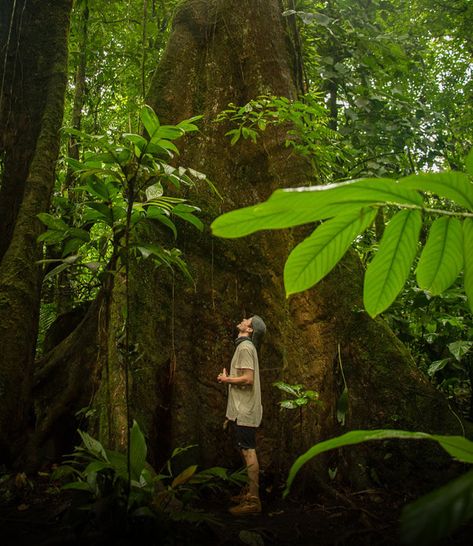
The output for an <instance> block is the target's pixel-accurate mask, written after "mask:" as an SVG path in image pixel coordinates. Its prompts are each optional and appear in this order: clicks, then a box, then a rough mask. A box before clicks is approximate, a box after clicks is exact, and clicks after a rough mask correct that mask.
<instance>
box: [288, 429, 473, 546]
mask: <svg viewBox="0 0 473 546" xmlns="http://www.w3.org/2000/svg"><path fill="white" fill-rule="evenodd" d="M388 439H402V440H420V439H424V440H433V441H436V442H438V443H439V445H440V446H441V447H442V448H443V449H444V450H445V451H447V453H449V454H450V455H451V456H452V457H454V458H455V459H456V460H458V461H461V462H464V463H468V464H473V442H471V441H470V440H467V439H466V438H464V437H463V436H444V435H439V434H427V433H425V432H407V431H405V430H352V431H350V432H347V433H346V434H343V435H342V436H338V437H336V438H332V439H331V440H327V441H325V442H320V443H318V444H316V445H314V446H312V447H311V448H310V449H309V450H307V451H306V452H305V453H304V454H303V455H301V456H299V457H298V458H297V459H296V461H295V462H294V464H293V465H292V467H291V469H290V471H289V475H288V478H287V483H286V489H285V491H284V496H287V494H288V493H289V490H290V487H291V485H292V483H293V481H294V478H295V477H296V475H297V473H298V472H299V471H300V469H301V468H302V466H303V465H304V464H306V463H307V462H308V461H310V460H311V459H312V458H313V457H315V456H317V455H319V454H320V453H324V452H326V451H330V450H332V449H336V448H339V447H343V446H349V445H356V444H360V443H362V442H367V441H374V440H377V441H379V440H388ZM472 499H473V471H470V472H468V473H466V474H464V475H463V476H461V477H460V478H457V479H456V480H454V481H451V482H449V483H448V484H447V485H445V486H443V487H441V488H440V489H438V490H436V491H434V492H432V493H429V494H428V495H425V496H424V497H421V498H420V499H418V500H416V501H415V502H414V503H412V504H410V505H408V506H406V507H405V508H404V510H403V512H402V516H401V541H402V543H403V544H413V545H417V544H422V545H428V544H433V543H435V542H437V541H438V540H440V539H442V538H444V537H446V536H448V535H449V534H450V533H451V532H452V531H453V530H455V529H456V528H457V527H459V526H460V525H461V524H463V523H465V522H466V521H468V520H469V519H470V518H471V517H473V502H472Z"/></svg>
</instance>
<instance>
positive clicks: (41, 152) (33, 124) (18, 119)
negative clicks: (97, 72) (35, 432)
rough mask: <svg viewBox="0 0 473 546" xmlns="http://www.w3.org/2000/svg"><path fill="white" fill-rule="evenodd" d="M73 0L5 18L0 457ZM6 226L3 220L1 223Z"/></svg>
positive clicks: (21, 8) (32, 275)
mask: <svg viewBox="0 0 473 546" xmlns="http://www.w3.org/2000/svg"><path fill="white" fill-rule="evenodd" d="M71 4H72V1H71V0H54V1H53V0H49V1H46V2H41V5H39V3H38V2H26V3H20V2H10V3H9V4H8V6H9V9H8V10H7V13H8V14H9V17H5V18H2V33H1V40H2V46H3V47H2V48H1V51H2V52H3V51H5V58H4V59H2V75H1V81H2V94H1V99H2V101H1V109H0V117H1V124H2V127H4V131H3V134H2V141H1V151H2V155H3V158H4V169H3V172H2V178H1V189H0V203H1V205H0V221H1V224H2V234H1V236H0V258H1V263H0V346H1V347H2V354H1V356H0V389H1V397H0V444H1V446H0V453H1V455H0V457H1V459H2V460H8V459H10V458H11V457H13V456H15V454H16V453H18V450H19V445H20V444H21V443H22V442H23V439H24V431H25V426H26V422H27V415H28V411H29V408H30V404H31V400H30V398H29V395H30V388H31V379H32V374H33V359H34V351H35V344H36V332H37V322H38V311H39V303H40V289H41V278H42V273H41V268H40V267H39V266H38V265H37V260H38V259H39V258H41V245H38V244H37V242H36V239H37V237H38V235H39V234H40V233H41V230H42V228H41V223H40V222H39V220H38V219H37V214H38V213H40V212H43V211H47V210H48V207H49V202H50V196H51V192H52V189H53V184H54V169H55V162H56V159H57V155H58V149H59V129H60V127H61V122H62V115H63V105H64V93H65V88H66V73H67V70H66V63H67V35H68V28H69V15H70V11H71ZM3 227H4V228H5V229H4V230H3Z"/></svg>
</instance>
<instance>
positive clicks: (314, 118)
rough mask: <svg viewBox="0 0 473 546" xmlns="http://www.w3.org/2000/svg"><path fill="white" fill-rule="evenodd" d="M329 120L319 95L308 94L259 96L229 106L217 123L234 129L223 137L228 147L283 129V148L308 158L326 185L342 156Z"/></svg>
mask: <svg viewBox="0 0 473 546" xmlns="http://www.w3.org/2000/svg"><path fill="white" fill-rule="evenodd" d="M328 119H329V118H328V114H327V110H326V108H325V106H324V105H323V101H322V96H321V94H320V93H315V92H311V93H307V94H305V95H303V96H302V97H300V99H299V100H289V99H288V98H286V97H276V96H273V95H262V96H260V97H258V98H257V99H253V100H251V101H250V102H248V103H247V104H245V105H243V106H236V105H235V104H233V103H231V104H229V105H228V108H227V109H226V110H224V111H223V112H221V113H220V114H219V115H218V116H217V118H216V122H219V123H223V122H229V123H230V124H231V125H232V126H233V125H236V126H237V127H236V128H234V129H230V130H229V131H228V132H227V133H226V135H227V136H229V137H231V141H230V143H231V145H234V144H236V143H237V142H238V141H239V140H240V139H241V138H243V139H245V140H251V141H252V142H256V140H257V138H258V136H259V135H260V133H262V132H264V131H266V130H267V129H268V128H269V127H274V126H276V127H278V126H283V127H286V128H287V135H286V142H285V145H286V147H292V148H294V150H295V151H296V152H297V153H299V154H301V155H303V156H305V157H307V158H309V159H310V161H311V163H312V167H313V169H314V175H316V176H317V177H318V178H319V179H320V180H324V181H327V180H329V179H330V172H331V169H332V166H333V165H334V164H335V163H336V162H337V160H338V159H339V157H341V155H342V153H343V152H342V149H341V147H340V146H339V144H338V137H337V134H336V133H335V132H334V131H332V130H331V129H330V128H329V127H328V126H327V125H328Z"/></svg>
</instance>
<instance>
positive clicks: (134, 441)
mask: <svg viewBox="0 0 473 546" xmlns="http://www.w3.org/2000/svg"><path fill="white" fill-rule="evenodd" d="M78 432H79V435H80V437H81V439H82V445H81V446H79V447H77V448H76V449H75V451H74V453H72V455H71V456H69V460H68V461H67V463H66V464H65V465H63V466H62V467H60V468H59V470H58V472H57V474H58V475H60V476H62V477H63V478H64V477H66V476H70V475H72V476H73V477H74V480H73V481H69V482H67V483H65V485H64V486H63V489H73V490H78V491H83V492H85V493H86V494H87V497H86V501H85V505H84V508H86V509H88V510H92V511H95V510H96V509H97V508H98V507H99V506H101V507H104V506H106V507H108V510H110V515H112V516H114V517H115V518H117V520H119V519H120V518H121V517H123V518H127V517H136V516H139V517H151V518H157V517H159V516H160V515H161V516H162V515H163V514H165V515H166V517H168V518H170V519H174V520H177V521H180V520H186V521H191V522H199V521H205V520H208V519H209V518H210V519H211V516H210V515H208V514H204V513H202V512H199V511H198V510H195V509H192V508H191V505H192V502H193V501H195V500H197V499H198V498H199V494H200V493H201V492H202V490H203V488H211V489H218V488H221V487H222V486H223V484H226V485H229V484H239V485H240V484H241V483H242V479H243V474H242V473H241V472H236V473H230V472H229V471H227V470H226V469H225V468H221V467H213V468H209V469H205V470H202V471H198V469H197V465H191V466H189V467H187V468H185V469H184V470H182V471H181V472H180V473H178V474H177V475H175V474H174V472H173V468H172V467H173V465H172V462H173V460H174V459H176V458H177V457H178V456H179V455H180V454H182V453H183V452H184V451H186V450H187V449H189V447H192V446H189V447H188V448H178V449H175V450H174V452H173V453H172V455H171V458H170V459H169V460H168V461H167V463H166V465H165V469H166V471H164V468H163V469H162V470H161V471H160V472H159V473H157V472H156V471H155V470H154V469H153V468H152V467H151V466H150V465H149V464H148V463H147V462H146V457H147V446H146V440H145V437H144V435H143V433H142V432H141V430H140V428H139V426H138V423H136V421H134V422H133V426H132V428H131V431H130V445H129V450H130V453H129V457H130V467H129V468H130V476H129V475H128V458H127V454H126V453H120V452H117V451H113V450H109V449H106V448H105V447H104V446H103V445H102V444H101V443H100V442H99V441H98V440H96V439H94V438H92V437H91V436H90V435H89V434H87V433H86V432H83V431H78ZM188 509H190V510H191V511H190V512H189V511H187V510H188Z"/></svg>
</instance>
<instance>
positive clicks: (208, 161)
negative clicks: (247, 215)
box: [46, 0, 460, 484]
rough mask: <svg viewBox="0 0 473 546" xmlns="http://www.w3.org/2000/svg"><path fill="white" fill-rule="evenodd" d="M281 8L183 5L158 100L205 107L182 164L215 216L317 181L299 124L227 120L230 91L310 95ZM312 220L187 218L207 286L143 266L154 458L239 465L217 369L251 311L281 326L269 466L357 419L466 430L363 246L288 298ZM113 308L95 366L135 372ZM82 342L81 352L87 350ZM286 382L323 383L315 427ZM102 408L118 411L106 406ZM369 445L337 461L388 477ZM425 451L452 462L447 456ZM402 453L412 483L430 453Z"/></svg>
mask: <svg viewBox="0 0 473 546" xmlns="http://www.w3.org/2000/svg"><path fill="white" fill-rule="evenodd" d="M281 11H282V6H281V3H280V2H279V1H278V0H188V1H186V2H183V3H182V5H181V7H180V10H179V12H178V13H177V15H176V18H175V21H174V28H173V31H172V35H171V38H170V41H169V44H168V47H167V49H166V52H165V55H164V58H163V60H162V62H161V64H160V66H159V67H158V70H157V72H156V74H155V77H154V79H153V81H152V84H151V91H150V95H149V103H150V104H151V105H152V106H153V107H154V108H155V109H156V110H157V111H158V113H159V115H160V117H162V119H163V120H164V121H166V122H170V123H173V122H178V121H180V120H181V119H183V118H186V117H189V116H192V115H195V114H198V113H203V114H204V120H203V122H202V133H201V134H200V135H198V136H196V137H194V138H192V139H189V140H188V141H187V142H186V143H185V146H184V147H182V146H181V150H182V153H181V155H180V157H179V163H180V164H182V165H187V166H192V167H194V168H196V169H198V170H200V171H202V172H205V173H207V174H208V176H209V177H210V178H211V180H213V181H214V182H215V183H216V185H217V187H218V189H219V191H220V193H221V194H222V195H223V198H224V201H223V203H222V202H220V201H219V200H218V198H217V197H215V196H214V195H212V194H211V193H210V192H209V191H206V190H201V191H199V192H198V193H197V194H196V195H194V196H192V200H193V201H194V202H195V201H197V202H199V203H200V204H201V205H202V207H203V209H204V211H206V216H207V219H208V220H209V221H210V220H211V219H212V218H214V217H215V216H216V215H217V214H219V213H220V212H223V211H226V210H230V209H233V208H236V207H241V206H245V205H249V204H254V203H257V202H258V201H260V200H263V199H266V198H267V197H268V196H269V195H270V194H271V192H272V191H273V190H274V189H275V188H277V187H283V186H294V185H302V184H304V183H305V182H307V181H309V180H310V179H311V177H312V173H311V171H310V167H309V165H308V164H307V163H306V162H305V161H304V160H302V159H299V158H297V157H296V156H295V155H293V153H292V152H291V151H290V150H288V149H287V148H285V146H284V140H285V133H284V130H283V129H272V130H268V131H267V132H266V133H265V134H264V135H263V136H262V137H261V138H260V140H259V141H258V143H257V144H250V143H247V142H242V143H238V144H237V145H236V146H234V147H231V146H230V144H229V142H228V139H227V138H226V137H225V136H224V133H225V132H226V131H227V130H228V127H223V126H219V125H217V124H215V123H213V120H214V119H215V116H216V114H217V113H218V112H219V111H221V110H222V109H224V108H225V107H226V106H227V104H228V103H229V102H235V103H238V104H244V103H246V102H247V101H249V100H250V99H252V98H255V97H257V96H258V95H261V94H263V93H271V94H276V95H284V96H287V97H290V98H295V97H296V96H297V93H298V91H299V90H298V89H297V86H296V83H295V81H296V80H295V77H294V74H295V73H297V72H296V71H295V69H294V66H293V64H292V63H293V59H294V58H295V57H294V55H293V52H292V51H291V41H290V40H288V39H287V38H286V36H287V35H286V32H285V26H284V24H285V21H284V18H283V17H282V16H281ZM299 231H300V230H293V231H289V230H287V231H285V232H271V233H259V234H254V235H252V236H250V237H247V238H246V239H244V240H232V241H226V240H220V239H215V238H212V237H211V235H210V233H209V232H208V231H207V232H206V233H204V234H198V235H196V234H195V233H193V232H191V231H190V230H189V229H187V228H186V227H184V226H180V231H179V239H178V246H179V247H180V248H181V249H182V250H183V251H184V253H185V256H186V257H187V259H188V260H189V262H190V265H191V268H192V270H193V272H194V276H195V288H194V287H192V286H188V285H186V284H184V283H183V282H181V281H180V280H179V279H178V278H177V276H176V278H175V279H174V278H172V277H170V276H169V275H167V274H166V273H163V272H161V270H159V271H153V270H152V269H150V268H148V267H144V266H137V268H136V269H135V270H134V272H133V276H132V279H131V291H132V293H131V302H132V306H131V309H130V316H131V327H132V338H133V342H134V343H135V344H136V348H137V354H138V355H139V358H138V359H137V360H136V364H135V365H133V366H132V389H131V393H132V394H131V406H132V413H133V415H134V416H135V418H136V419H137V420H138V421H139V423H140V424H141V426H142V427H143V428H144V430H145V431H146V434H147V436H148V439H149V447H150V449H151V455H152V460H153V462H156V461H159V460H160V459H161V460H162V458H164V457H165V456H166V455H167V454H168V453H169V447H170V446H173V447H176V446H178V445H181V446H182V445H189V444H198V446H199V447H198V448H197V450H195V451H194V452H188V454H189V457H190V458H191V459H193V460H194V462H197V461H199V462H201V463H203V464H222V465H225V464H230V460H231V457H232V455H231V453H232V452H231V448H230V446H229V442H227V441H226V439H224V438H223V431H222V427H221V425H222V421H223V417H224V412H225V398H226V393H225V390H224V388H223V387H222V386H221V385H218V384H217V383H216V376H217V373H218V372H219V371H220V370H221V368H222V367H224V366H228V364H229V361H230V358H231V355H232V352H233V343H232V340H233V337H234V335H235V325H236V323H237V322H238V321H239V320H240V319H241V317H242V316H243V315H246V316H249V315H251V314H252V313H257V314H259V315H261V316H262V317H263V318H264V320H265V321H266V323H267V325H268V333H267V335H266V339H265V340H264V342H263V346H262V349H261V352H260V360H261V379H262V387H263V405H264V417H263V427H262V429H261V431H260V438H259V452H260V455H261V463H262V468H263V469H264V470H265V471H266V472H272V471H274V472H276V471H280V470H285V469H287V468H288V466H289V465H290V464H291V463H292V461H293V459H294V457H295V455H297V454H298V453H300V450H301V449H303V448H306V447H308V446H309V445H311V444H312V443H314V442H316V441H318V440H321V439H325V438H327V437H330V436H332V435H334V434H336V433H337V432H340V431H343V430H346V429H351V428H377V427H396V428H402V427H405V428H409V429H413V430H414V429H415V430H426V431H436V432H452V433H459V432H460V430H459V425H458V422H457V420H456V418H455V417H454V416H453V415H452V414H451V413H450V412H449V411H448V404H447V402H446V401H445V400H444V399H443V398H442V396H441V395H440V394H439V393H438V392H437V391H436V390H435V389H434V388H433V387H432V386H431V385H430V384H429V383H428V382H427V381H426V380H425V379H424V378H423V377H422V376H421V375H420V374H419V373H418V372H417V371H416V368H415V365H414V362H413V361H412V359H411V358H410V356H409V354H408V353H407V351H406V350H405V349H404V347H403V346H402V345H401V344H400V343H399V341H398V340H397V339H396V338H395V337H394V335H393V334H392V333H391V332H390V331H389V329H388V328H387V327H386V325H385V324H384V323H383V322H382V320H372V319H370V318H369V317H368V316H367V315H366V313H365V312H364V311H363V310H362V299H361V290H362V282H361V280H362V274H363V271H362V268H361V265H360V263H359V261H358V260H357V258H356V256H355V255H354V254H349V255H348V256H347V258H346V259H345V260H344V262H343V263H342V264H340V265H339V266H338V267H337V268H336V269H335V270H334V271H333V273H332V274H331V275H330V276H329V277H328V278H326V279H325V280H324V281H323V282H321V283H320V284H319V285H318V286H317V287H316V288H314V289H312V290H310V291H307V292H305V293H304V294H301V295H298V296H295V297H292V298H291V299H290V300H289V301H288V300H286V298H285V295H284V290H283V286H282V270H283V264H284V260H285V258H286V256H287V253H288V251H289V249H290V248H291V246H293V245H294V242H295V241H296V240H298V238H299V237H300V233H299ZM122 292H123V286H122V284H121V282H120V280H119V279H117V282H116V283H115V287H114V289H113V297H112V301H116V302H119V301H120V298H121V297H122V296H121V294H122ZM115 305H117V308H118V307H119V305H118V303H116V304H115ZM109 317H110V320H109V323H108V327H107V333H106V337H107V339H108V340H109V342H108V347H109V351H108V356H109V358H108V360H107V370H108V373H107V375H105V373H104V370H105V367H104V366H105V364H104V361H103V359H102V360H101V359H98V366H101V370H102V372H100V371H99V372H96V373H95V374H94V376H95V377H98V378H100V377H102V378H103V379H102V380H103V381H105V379H106V377H111V374H112V370H116V377H119V376H120V373H123V372H122V371H120V370H122V368H121V363H120V359H119V358H118V357H117V351H116V349H115V348H114V347H113V343H110V340H111V336H113V335H116V334H112V333H113V332H119V331H120V314H119V313H118V312H110V314H109ZM104 335H105V334H100V336H101V337H102V338H103V336H104ZM100 336H99V337H100ZM99 345H100V346H102V347H103V343H99ZM66 349H67V348H64V350H66ZM69 354H70V355H71V356H72V357H73V358H75V362H76V363H77V360H78V357H77V356H75V357H74V355H73V353H72V351H70V352H69ZM46 360H47V359H46ZM74 365H75V364H74ZM342 368H343V372H344V375H345V380H346V382H347V386H348V389H349V407H348V411H347V413H346V424H345V427H344V428H342V426H341V425H340V424H339V423H338V421H337V415H336V414H337V412H336V405H337V401H338V400H339V398H340V395H341V394H342V391H343V389H344V382H343V379H342V373H341V372H342ZM278 379H284V380H285V381H287V382H292V383H303V384H304V385H305V386H306V387H307V388H312V389H315V390H317V391H319V393H320V400H321V404H320V405H318V406H317V407H316V408H315V409H314V410H310V409H309V408H307V410H306V411H305V412H304V414H303V420H302V425H300V421H299V419H298V418H296V416H294V415H293V414H290V413H286V414H284V413H282V412H281V411H280V410H279V407H278V405H277V401H278V400H279V391H277V390H276V389H275V388H274V387H273V386H272V383H273V382H274V381H276V380H278ZM113 385H115V386H116V387H117V388H116V389H115V388H114V389H113V392H114V394H115V396H118V397H119V398H117V400H118V399H120V400H123V388H122V389H121V392H120V381H119V380H118V379H117V380H116V381H115V382H114V383H113ZM104 389H105V391H106V388H105V386H104ZM97 392H98V391H97ZM94 404H95V407H96V409H97V412H98V413H99V414H100V413H101V412H102V414H103V410H104V408H105V407H106V405H104V404H97V403H96V402H94ZM119 414H120V415H122V412H119ZM99 421H100V420H99ZM102 422H103V419H102ZM107 426H108V427H112V428H113V429H114V432H113V433H110V430H108V435H109V436H110V438H112V439H113V438H114V440H113V441H114V443H115V444H117V443H120V442H119V439H120V437H121V434H122V427H123V419H122V418H121V419H118V420H117V421H116V422H114V420H113V419H112V420H111V421H109V423H108V425H107ZM102 430H103V429H102ZM103 436H104V435H103V433H102V437H103ZM391 451H392V449H391ZM353 453H354V455H352V456H350V458H346V459H343V460H340V461H339V463H336V465H338V466H339V467H340V470H342V469H343V464H342V463H345V462H346V464H347V466H348V467H349V469H350V477H351V478H352V479H353V480H355V481H356V482H357V484H362V483H364V482H366V480H368V479H369V476H370V474H371V475H373V473H372V472H371V473H370V470H372V468H371V467H373V468H374V470H376V473H377V474H378V476H379V477H380V478H383V476H385V477H389V473H388V472H384V474H383V466H382V465H380V464H379V462H380V461H382V458H381V457H379V456H373V457H372V456H371V455H369V453H372V451H369V452H368V451H364V450H357V451H353ZM423 453H424V455H425V456H426V457H430V455H431V454H432V460H433V461H435V462H436V461H438V458H437V455H438V454H437V453H435V452H432V453H431V452H430V451H424V452H423ZM384 455H385V453H384V454H383V456H384ZM397 455H398V456H399V460H402V461H407V462H408V464H406V465H405V470H406V475H405V476H398V479H402V478H403V477H407V470H412V466H413V465H414V464H415V460H414V455H412V453H411V452H407V450H406V449H405V448H404V447H403V449H402V452H399V453H398V454H397ZM370 458H372V460H371V459H370ZM391 460H395V459H391ZM429 460H430V459H429ZM423 462H425V459H424V460H423V461H422V460H420V461H419V464H420V465H422V463H423ZM330 464H331V465H332V466H334V462H333V460H332V459H331V460H330ZM391 466H394V468H396V465H395V464H393V463H391ZM360 468H361V470H360ZM397 468H398V469H399V466H398V467H397ZM341 473H342V472H340V474H341ZM324 475H326V472H325V474H324Z"/></svg>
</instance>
